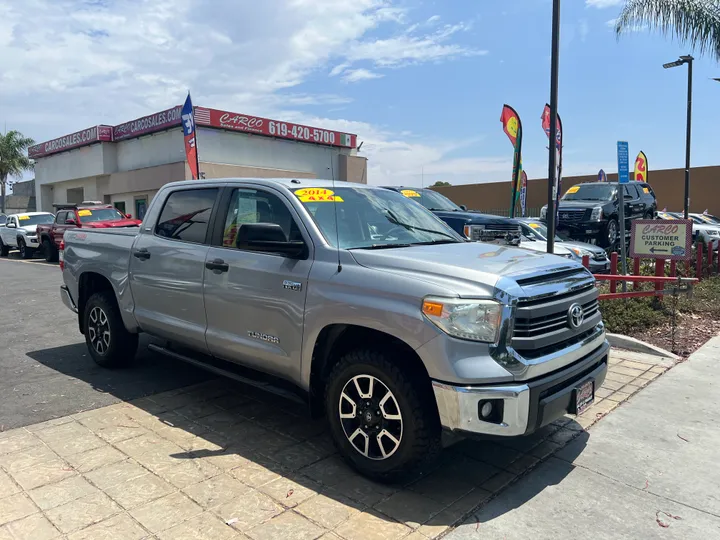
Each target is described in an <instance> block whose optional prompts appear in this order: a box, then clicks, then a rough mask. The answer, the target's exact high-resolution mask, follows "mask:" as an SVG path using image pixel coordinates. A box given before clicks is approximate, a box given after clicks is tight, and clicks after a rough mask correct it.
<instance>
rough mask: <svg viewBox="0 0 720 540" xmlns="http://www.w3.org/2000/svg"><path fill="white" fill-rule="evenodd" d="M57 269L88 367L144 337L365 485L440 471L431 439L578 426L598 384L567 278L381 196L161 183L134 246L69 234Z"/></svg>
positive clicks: (328, 188) (596, 355)
mask: <svg viewBox="0 0 720 540" xmlns="http://www.w3.org/2000/svg"><path fill="white" fill-rule="evenodd" d="M62 255H63V261H62V263H63V278H64V282H65V285H64V286H63V287H62V289H61V295H62V298H63V301H64V303H65V305H66V306H67V307H68V308H70V309H71V310H72V311H74V312H75V313H77V314H78V323H79V327H80V331H81V332H82V333H83V334H84V335H85V339H86V341H87V345H88V349H89V351H90V354H91V356H92V357H93V358H94V360H95V361H96V362H97V363H98V364H100V365H102V366H107V367H119V366H123V365H126V364H128V363H129V362H131V361H132V358H133V356H134V354H135V351H136V349H137V346H138V334H139V333H140V332H146V333H147V334H149V335H151V336H152V337H154V338H159V339H156V340H153V344H152V345H150V347H151V349H153V350H155V351H157V352H161V353H164V354H167V355H170V356H172V357H174V358H176V359H178V360H183V361H186V362H190V363H193V364H196V365H200V366H202V367H205V368H207V369H210V370H212V371H215V372H216V373H221V374H223V375H227V376H230V377H234V378H236V379H239V380H242V381H245V382H250V383H255V384H261V385H262V386H264V387H265V388H270V389H273V390H274V391H277V392H282V393H285V394H290V395H292V396H294V397H295V398H296V399H301V400H303V401H304V402H306V403H308V404H309V405H310V410H311V411H312V412H313V413H314V414H325V415H326V416H327V419H328V422H329V427H330V430H331V433H332V436H333V438H334V440H335V443H336V445H337V447H338V449H339V451H340V453H341V454H342V455H343V456H344V458H345V459H346V460H347V461H348V462H349V463H350V464H351V465H352V466H354V467H355V468H356V469H357V470H359V471H360V472H362V473H363V474H365V475H367V476H369V477H372V478H376V479H380V480H393V479H396V478H398V477H399V476H401V475H404V474H405V473H407V472H408V471H411V470H413V469H415V468H417V467H420V466H423V465H424V464H426V462H427V461H429V460H432V459H433V458H434V457H436V456H437V454H438V453H439V451H440V449H441V433H442V430H443V428H444V429H446V430H450V431H453V432H457V433H460V434H465V435H470V434H485V435H496V436H506V437H514V436H521V435H525V434H529V433H531V432H533V431H535V430H537V429H538V428H540V427H542V426H544V425H546V424H548V423H550V422H552V421H554V420H556V419H557V418H558V417H560V416H561V415H563V414H566V413H578V412H580V411H582V410H583V409H584V408H586V407H587V406H588V405H589V404H590V403H591V402H592V400H593V398H594V395H595V390H597V388H599V386H600V385H601V384H602V382H603V380H604V378H605V373H606V371H607V361H608V349H609V347H608V344H607V341H606V340H605V330H604V325H603V323H602V318H601V315H600V312H599V310H598V300H597V292H596V289H595V282H594V278H593V277H592V275H591V274H590V273H589V272H588V271H587V270H585V269H584V268H583V267H582V266H581V265H579V264H577V263H575V262H573V261H571V260H564V259H561V258H559V257H556V256H552V255H546V254H539V253H532V252H528V251H524V250H520V249H515V248H511V247H504V246H497V245H488V244H482V243H475V242H468V241H467V240H465V239H463V238H461V237H460V236H459V235H458V234H457V233H455V232H454V231H453V230H451V229H450V228H449V227H448V226H447V225H445V223H443V222H442V221H441V220H440V219H438V218H437V217H435V216H434V215H433V214H432V213H431V212H429V211H428V210H426V209H425V208H424V207H422V206H421V205H419V204H417V203H416V202H414V201H412V200H410V199H408V198H406V197H404V196H403V195H402V194H400V193H396V192H393V191H390V190H385V189H381V188H375V187H370V186H363V185H357V184H348V183H345V182H342V183H341V182H337V183H334V182H330V181H323V180H305V179H303V180H295V179H278V180H270V179H223V180H207V181H194V182H178V183H173V184H168V185H166V186H164V187H163V188H162V189H161V190H160V192H159V193H158V194H157V196H156V197H155V198H154V199H153V201H152V204H151V205H150V208H149V209H148V212H147V215H146V216H145V220H144V221H143V223H142V225H141V226H140V228H139V230H138V229H134V230H130V229H120V230H112V229H94V230H85V229H76V230H68V231H67V232H66V233H65V238H64V251H63V253H62ZM155 341H159V342H160V343H159V344H155V343H154V342H155Z"/></svg>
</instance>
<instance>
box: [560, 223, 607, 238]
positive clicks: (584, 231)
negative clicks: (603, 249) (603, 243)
mask: <svg viewBox="0 0 720 540" xmlns="http://www.w3.org/2000/svg"><path fill="white" fill-rule="evenodd" d="M606 225H607V224H606V223H604V222H600V221H590V222H584V223H572V224H571V223H563V222H560V223H558V225H557V230H558V232H561V233H565V234H567V235H568V236H569V237H570V238H573V239H578V240H579V239H583V238H595V237H597V236H598V235H600V234H601V233H602V232H603V231H604V228H605V226H606Z"/></svg>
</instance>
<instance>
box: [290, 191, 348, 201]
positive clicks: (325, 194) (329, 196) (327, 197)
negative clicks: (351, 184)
mask: <svg viewBox="0 0 720 540" xmlns="http://www.w3.org/2000/svg"><path fill="white" fill-rule="evenodd" d="M294 193H295V196H296V197H297V198H298V199H300V202H304V203H308V202H344V201H343V200H342V197H340V196H339V195H335V192H334V191H332V190H329V189H325V188H303V189H296V190H295V191H294Z"/></svg>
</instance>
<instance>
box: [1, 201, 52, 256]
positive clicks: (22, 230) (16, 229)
mask: <svg viewBox="0 0 720 540" xmlns="http://www.w3.org/2000/svg"><path fill="white" fill-rule="evenodd" d="M54 218H55V216H54V215H53V214H50V213H49V212H26V213H24V214H10V215H9V216H7V218H6V221H5V224H4V225H2V226H0V255H2V256H3V257H7V256H8V254H9V253H10V250H11V249H19V250H20V256H21V257H22V258H23V259H29V258H31V257H32V256H33V255H34V254H35V251H36V250H37V249H38V247H39V246H40V244H39V242H38V237H37V234H36V229H37V227H38V225H39V224H43V223H52V221H53V219H54Z"/></svg>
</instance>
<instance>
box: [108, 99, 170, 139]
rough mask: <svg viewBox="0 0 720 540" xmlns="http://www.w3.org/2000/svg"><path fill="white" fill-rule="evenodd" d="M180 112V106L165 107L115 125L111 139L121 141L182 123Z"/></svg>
mask: <svg viewBox="0 0 720 540" xmlns="http://www.w3.org/2000/svg"><path fill="white" fill-rule="evenodd" d="M181 112H182V107H181V106H179V105H178V106H177V107H173V108H172V109H167V110H165V111H161V112H159V113H155V114H151V115H149V116H143V117H142V118H138V119H136V120H132V121H130V122H125V123H124V124H120V125H119V126H115V127H114V128H113V140H114V141H122V140H124V139H131V138H133V137H139V136H140V135H147V134H148V133H154V132H156V131H162V130H164V129H168V128H170V127H173V126H179V125H180V124H181V123H182V120H181V118H180V116H181Z"/></svg>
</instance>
